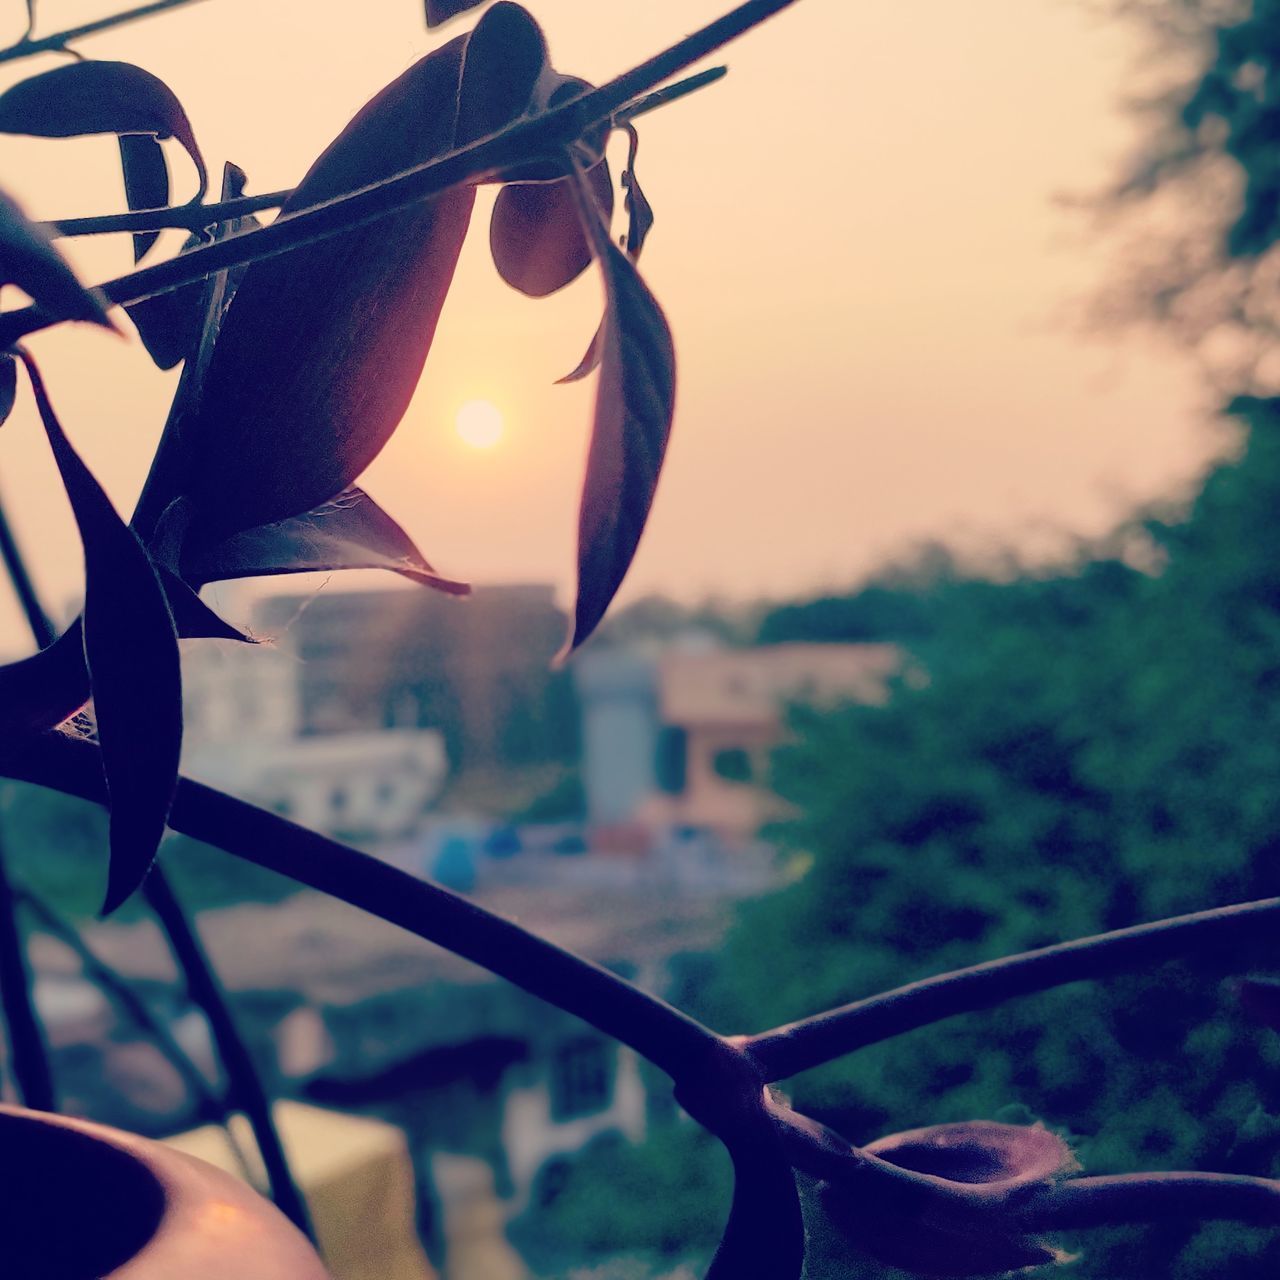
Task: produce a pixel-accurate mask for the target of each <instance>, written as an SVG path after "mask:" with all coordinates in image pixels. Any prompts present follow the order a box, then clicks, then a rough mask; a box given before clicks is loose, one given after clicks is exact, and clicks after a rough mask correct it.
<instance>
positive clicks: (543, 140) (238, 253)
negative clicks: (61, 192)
mask: <svg viewBox="0 0 1280 1280" xmlns="http://www.w3.org/2000/svg"><path fill="white" fill-rule="evenodd" d="M794 3H796V0H748V3H746V4H743V5H739V6H738V8H736V9H734V10H732V11H731V12H730V13H728V14H726V15H725V16H724V17H723V18H720V19H718V20H716V21H715V22H712V23H710V24H708V25H707V26H706V27H703V28H702V29H701V30H700V31H696V32H694V34H693V35H691V36H688V37H686V38H685V39H684V40H681V41H679V42H678V43H676V44H674V45H672V46H671V48H669V49H667V50H666V51H664V52H663V53H660V54H658V56H657V57H655V58H650V59H649V60H648V61H647V62H644V63H642V64H641V65H640V66H638V67H636V68H634V69H633V70H631V71H628V72H626V73H625V74H624V75H621V76H619V77H618V78H617V79H615V80H611V81H610V82H609V83H608V84H605V85H602V86H601V87H600V88H599V89H593V90H591V91H590V92H589V93H585V94H583V95H582V96H581V97H578V98H574V99H572V100H570V101H569V102H566V103H563V104H562V105H560V106H558V107H554V108H552V109H551V110H550V111H547V112H545V113H543V114H542V115H540V116H535V117H533V118H531V119H527V120H521V121H518V122H517V123H515V124H513V125H510V126H508V127H507V128H505V129H503V130H500V131H499V132H498V133H495V134H492V135H490V136H489V137H487V138H482V139H481V140H480V141H478V142H475V143H473V144H471V145H469V146H466V147H463V148H460V149H459V150H457V151H451V152H448V153H446V154H445V155H443V156H441V157H439V158H438V159H436V160H432V161H429V162H428V163H426V164H423V165H419V166H417V167H416V168H413V169H408V170H406V171H404V172H403V173H399V174H396V175H395V176H394V177H391V178H387V179H385V180H383V181H382V182H378V183H374V184H372V185H370V186H367V187H361V188H360V189H359V190H356V191H352V192H350V193H349V194H347V195H344V196H339V197H336V198H335V199H333V200H329V201H326V202H324V203H322V204H318V205H313V206H311V207H310V208H307V209H299V210H297V211H296V212H293V213H289V214H286V215H284V216H282V217H280V218H277V219H276V221H275V222H273V223H272V224H271V225H270V226H267V227H261V228H259V229H257V230H253V231H247V232H242V233H241V234H239V235H235V236H228V237H227V238H226V239H225V240H221V241H218V242H217V243H214V244H208V245H203V246H201V247H200V248H196V249H192V250H191V251H190V252H188V253H184V254H181V255H180V256H178V257H176V258H171V259H169V260H168V261H166V262H161V263H157V264H156V265H155V266H153V267H144V268H142V269H141V270H139V271H133V272H130V273H129V274H128V275H123V276H118V277H116V278H115V279H114V280H108V281H106V282H105V283H104V284H102V285H101V286H100V288H101V291H102V293H103V294H104V295H105V296H106V297H107V298H108V299H109V300H110V301H111V302H113V303H115V304H116V305H126V304H131V303H134V302H140V301H141V300H142V299H143V298H148V297H151V296H152V295H153V294H157V293H165V292H167V291H169V290H171V289H177V288H180V287H181V286H183V285H185V284H191V283H193V282H195V281H197V280H202V279H204V278H205V277H206V276H208V275H211V274H212V273H213V272H214V271H221V270H224V269H225V268H227V267H232V266H236V265H238V264H239V263H242V262H252V261H256V260H258V259H259V258H266V257H271V256H273V255H274V254H277V253H284V252H286V251H287V250H289V249H297V248H300V247H302V246H303V245H308V244H313V243H315V242H316V241H318V240H323V239H326V238H327V237H329V236H332V235H337V234H339V233H340V232H343V231H349V230H352V229H354V228H356V227H361V226H364V225H366V224H367V223H370V222H376V221H377V220H378V219H380V218H384V217H386V216H387V215H388V214H392V213H396V212H398V211H399V210H401V209H404V208H408V207H409V206H411V205H414V204H417V203H418V202H420V201H422V200H426V199H429V198H430V197H432V196H436V195H439V194H440V193H441V192H442V191H445V190H447V189H448V188H449V187H453V186H459V185H461V184H463V183H468V182H485V181H489V180H493V179H498V178H500V177H501V175H502V173H503V171H504V170H506V169H507V168H509V166H511V165H513V164H515V163H518V162H527V161H529V160H531V159H537V158H550V157H555V156H559V155H561V154H562V153H563V152H564V151H565V150H567V149H568V148H569V147H570V146H571V145H572V143H573V142H574V141H575V139H577V138H578V137H580V136H581V134H582V133H583V132H584V130H586V129H587V128H589V127H590V126H591V125H593V124H598V123H600V122H601V121H604V120H608V119H611V118H612V116H613V115H614V113H615V112H616V111H618V110H619V108H621V107H623V106H624V105H626V104H627V103H629V102H630V101H631V100H632V99H633V98H636V97H638V96H640V95H641V94H643V93H645V92H647V91H648V90H650V89H652V88H654V87H655V86H656V85H659V84H661V83H662V82H663V81H664V80H667V79H669V78H670V77H671V76H673V75H675V74H676V73H677V72H679V71H682V70H683V69H684V68H685V67H687V66H689V65H690V64H691V63H693V62H696V61H697V60H698V59H699V58H703V57H706V55H707V54H709V53H713V52H714V51H715V50H716V49H718V48H720V47H721V46H722V45H724V44H726V43H728V42H729V41H730V40H733V39H735V38H736V37H737V36H740V35H742V34H743V33H744V32H746V31H748V30H750V29H751V28H752V27H754V26H757V25H759V24H760V23H761V22H763V21H764V20H765V19H766V18H769V17H772V16H773V15H774V14H776V13H778V12H779V11H781V10H782V9H785V8H787V7H789V6H790V5H792V4H794ZM56 323H58V321H56V320H54V319H52V318H50V317H49V316H47V315H45V313H44V312H42V311H41V310H40V309H39V308H38V307H24V308H21V309H18V310H14V311H7V312H3V313H0V351H2V350H7V349H8V348H9V347H11V346H12V345H13V344H14V343H15V342H17V341H18V340H19V339H21V338H23V337H25V336H27V335H28V334H31V333H35V332H37V331H39V330H41V329H47V328H49V327H50V326H51V325H53V324H56Z"/></svg>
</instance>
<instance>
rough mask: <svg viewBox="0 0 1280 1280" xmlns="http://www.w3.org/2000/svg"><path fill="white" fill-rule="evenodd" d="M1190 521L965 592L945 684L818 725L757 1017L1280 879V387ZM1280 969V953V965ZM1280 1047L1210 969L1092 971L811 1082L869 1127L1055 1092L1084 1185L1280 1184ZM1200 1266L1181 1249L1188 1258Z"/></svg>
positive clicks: (1143, 1238)
mask: <svg viewBox="0 0 1280 1280" xmlns="http://www.w3.org/2000/svg"><path fill="white" fill-rule="evenodd" d="M1235 410H1236V413H1237V415H1238V420H1239V422H1240V449H1239V451H1238V453H1237V454H1236V455H1235V456H1234V457H1232V458H1231V459H1230V460H1228V461H1226V462H1224V463H1222V464H1221V465H1219V466H1218V467H1217V468H1216V469H1215V470H1214V471H1213V472H1212V474H1211V475H1210V476H1209V477H1208V480H1207V483H1206V484H1205V486H1204V489H1203V492H1202V493H1201V495H1200V497H1199V498H1198V499H1197V501H1196V502H1195V504H1194V507H1193V509H1192V510H1191V512H1190V513H1189V517H1188V518H1186V519H1184V520H1174V519H1172V518H1163V519H1151V520H1149V521H1147V522H1146V523H1145V524H1144V525H1142V526H1139V527H1136V528H1135V529H1133V530H1132V531H1131V533H1132V534H1133V537H1134V538H1137V537H1138V536H1142V537H1145V538H1147V539H1149V540H1150V544H1149V545H1150V552H1151V554H1150V556H1149V559H1150V560H1151V561H1152V563H1153V564H1155V565H1157V566H1159V568H1158V571H1155V572H1139V571H1137V570H1134V569H1131V568H1127V567H1126V566H1125V565H1124V564H1122V563H1120V562H1118V561H1114V560H1112V561H1089V560H1087V559H1082V563H1081V565H1080V566H1079V568H1078V570H1077V571H1075V572H1073V573H1070V574H1064V575H1062V576H1059V577H1056V578H1050V579H1041V580H1035V579H1020V580H1016V581H1014V582H1011V583H1009V584H1007V585H1003V586H998V585H994V584H981V583H973V584H970V586H969V587H968V588H965V587H964V586H963V584H954V583H953V584H950V585H947V586H944V588H943V592H944V594H945V595H946V597H947V598H948V600H949V608H948V609H947V611H946V613H945V615H941V621H940V623H939V625H938V627H937V629H936V631H935V632H934V634H932V635H931V636H930V637H929V638H928V639H927V640H926V641H924V642H923V643H922V644H920V645H919V646H918V648H917V650H916V656H917V657H918V659H919V661H920V663H921V665H922V667H923V669H924V670H926V671H927V672H928V680H927V683H925V684H923V686H922V685H920V684H919V682H915V683H908V682H903V683H902V684H901V685H900V686H899V687H898V688H896V689H895V691H894V694H893V697H892V698H891V700H890V701H889V702H888V704H887V705H885V706H882V707H850V708H848V709H845V710H843V711H840V712H838V713H835V714H826V715H820V714H816V713H807V714H805V713H802V714H801V715H799V716H798V718H797V720H796V728H797V730H798V738H797V740H796V742H795V743H794V744H793V745H791V746H790V747H788V748H786V749H785V750H783V751H782V752H781V753H780V755H779V757H778V759H777V761H776V778H775V781H776V785H777V788H778V790H779V791H780V792H781V794H782V795H783V796H784V797H785V798H786V799H787V800H789V801H790V802H791V804H792V805H794V806H795V809H796V812H797V814H798V815H799V816H798V817H797V818H796V819H795V820H794V821H792V822H790V823H789V824H788V825H787V826H786V827H785V828H783V830H782V832H781V835H782V837H783V839H784V841H785V843H786V846H787V847H788V848H789V850H790V851H791V853H792V856H793V857H794V858H795V859H796V862H795V866H796V869H797V878H796V879H795V881H794V882H793V883H792V885H791V886H790V887H789V888H788V889H787V890H785V891H784V892H783V893H782V894H780V895H778V896H775V897H773V898H770V899H767V900H764V901H761V902H759V903H757V904H755V905H753V906H751V907H750V908H748V909H747V910H746V911H745V912H744V914H743V916H742V919H741V922H740V924H739V926H738V928H737V931H736V933H735V935H734V936H733V939H732V940H731V944H730V948H729V952H728V955H727V957H726V961H725V964H724V965H723V966H722V969H721V975H722V977H721V981H720V983H719V987H718V992H719V994H718V997H717V1000H718V1007H717V1008H716V1009H715V1010H714V1012H715V1013H716V1014H717V1015H718V1017H719V1018H721V1019H722V1020H728V1022H729V1023H730V1024H736V1025H737V1026H739V1027H741V1029H743V1030H757V1029H760V1028H762V1027H764V1026H766V1025H769V1024H771V1023H775V1022H780V1021H785V1020H789V1019H791V1018H794V1017H797V1016H799V1015H801V1014H803V1013H807V1012H813V1011H817V1010H819V1009H821V1008H824V1007H827V1006H829V1005H832V1004H835V1003H838V1002H840V1001H842V1000H850V999H855V998H857V997H859V996H861V995H865V994H870V993H871V992H873V991H875V990H878V989H880V988H882V987H888V986H893V985H895V984H899V983H903V982H907V981H910V980H912V979H913V978H916V977H921V976H924V975H926V974H928V973H930V972H933V971H935V970H939V969H946V968H950V967H954V966H960V965H964V964H969V963H973V962H975V961H977V960H979V959H984V958H988V957H994V956H997V955H999V954H1002V953H1005V952H1011V951H1018V950H1023V949H1027V948H1031V947H1036V946H1040V945H1044V944H1046V943H1049V942H1052V941H1056V940H1060V939H1065V938H1068V937H1072V936H1076V935H1081V934H1088V933H1094V932H1098V931H1101V930H1103V929H1109V928H1115V927H1119V926H1123V925H1126V924H1130V923H1137V922H1139V921H1142V920H1146V919H1152V918H1155V917H1158V916H1161V915H1165V914H1169V913H1174V912H1182V911H1190V910H1194V909H1197V908H1200V907H1205V906H1210V905H1215V904H1218V903H1224V902H1229V901H1232V900H1237V899H1243V898H1247V897H1253V896H1261V895H1270V894H1276V893H1278V892H1280V787H1278V786H1277V779H1280V555H1278V554H1277V552H1278V551H1280V545H1278V544H1280V528H1278V527H1277V523H1276V520H1275V516H1274V512H1275V507H1276V498H1277V495H1278V494H1280V403H1278V402H1274V401H1253V400H1249V401H1241V402H1239V403H1237V405H1236V406H1235ZM1259 963H1260V964H1261V963H1262V959H1261V957H1260V958H1259ZM1277 1067H1280V1038H1277V1037H1276V1035H1275V1034H1274V1033H1273V1032H1271V1031H1269V1030H1266V1029H1263V1028H1261V1027H1258V1026H1255V1025H1253V1024H1251V1023H1250V1022H1249V1021H1248V1020H1247V1019H1246V1018H1245V1017H1244V1016H1243V1015H1242V1013H1241V1012H1240V1010H1239V1009H1238V1007H1237V1005H1236V1003H1235V1001H1234V999H1233V997H1232V993H1231V988H1230V985H1229V984H1224V983H1223V981H1222V977H1221V974H1220V973H1219V972H1218V971H1217V970H1215V968H1214V967H1213V966H1212V965H1211V964H1208V963H1206V964H1202V965H1195V966H1187V965H1184V966H1168V967H1166V968H1164V969H1162V970H1160V971H1159V972H1157V973H1153V974H1147V975H1143V976H1141V977H1135V978H1132V979H1127V980H1124V981H1121V982H1115V983H1111V984H1107V985H1105V986H1102V985H1090V986H1075V987H1068V988H1064V989H1062V990H1060V991H1057V992H1053V993H1050V994H1047V995H1045V996H1042V997H1038V998H1035V999H1031V1000H1026V1001H1023V1002H1020V1003H1015V1004H1012V1005H1010V1006H1007V1007H1005V1008H1003V1009H1001V1010H1000V1011H999V1012H998V1013H993V1014H981V1015H971V1016H966V1017H964V1018H959V1019H955V1020H953V1021H951V1022H949V1023H944V1024H942V1025H941V1026H940V1027H938V1028H935V1029H931V1030H927V1031H923V1032H919V1033H914V1034H912V1035H909V1036H904V1037H902V1038H901V1039H899V1040H897V1041H893V1042H890V1043H888V1044H885V1045H883V1046H880V1047H878V1048H875V1049H872V1050H868V1051H864V1052H863V1053H862V1054H859V1055H858V1056H857V1057H856V1058H854V1059H852V1060H850V1061H847V1062H845V1063H842V1064H839V1065H837V1066H833V1067H830V1068H827V1069H825V1070H823V1071H821V1072H815V1073H812V1075H810V1076H809V1077H806V1078H801V1079H799V1080H797V1081H795V1082H794V1088H795V1096H796V1101H797V1105H799V1106H800V1107H801V1109H803V1110H806V1111H811V1112H812V1113H814V1114H819V1115H822V1116H824V1117H825V1118H826V1119H827V1120H828V1121H829V1122H831V1123H833V1124H834V1125H836V1127H838V1128H840V1129H841V1130H842V1131H843V1132H845V1133H846V1134H847V1135H848V1136H849V1137H850V1139H851V1140H854V1141H867V1140H869V1139H871V1138H873V1137H876V1136H878V1135H879V1134H880V1133H882V1132H885V1131H892V1130H895V1129H901V1128H903V1127H904V1126H906V1125H909V1124H928V1123H934V1122H940V1121H946V1120H959V1119H970V1118H979V1117H997V1116H998V1115H999V1114H1000V1113H1001V1111H1002V1109H1003V1108H1006V1107H1009V1106H1019V1107H1027V1108H1030V1109H1031V1111H1032V1112H1033V1113H1034V1114H1036V1115H1038V1116H1041V1117H1043V1118H1044V1119H1045V1120H1046V1121H1047V1122H1048V1123H1050V1124H1052V1125H1061V1126H1065V1127H1067V1128H1068V1129H1069V1130H1070V1131H1071V1132H1072V1134H1073V1135H1074V1136H1075V1138H1076V1140H1077V1141H1078V1143H1079V1147H1080V1153H1081V1157H1082V1159H1083V1161H1084V1163H1085V1166H1086V1169H1087V1171H1090V1172H1119V1171H1123V1170H1124V1169H1127V1168H1135V1167H1141V1166H1145V1167H1155V1168H1180V1167H1181V1168H1202V1169H1218V1170H1230V1171H1235V1172H1250V1173H1258V1174H1270V1175H1272V1176H1274V1175H1275V1174H1276V1173H1277V1172H1280V1140H1277V1135H1278V1134H1280V1120H1278V1119H1277V1117H1278V1116H1280V1077H1278V1076H1277V1070H1276V1069H1277ZM1193 1234H1194V1233H1193V1231H1192V1229H1191V1228H1188V1229H1186V1230H1185V1231H1184V1230H1182V1229H1180V1228H1175V1229H1174V1230H1172V1231H1171V1230H1169V1229H1168V1228H1164V1229H1161V1230H1158V1231H1151V1232H1144V1233H1138V1232H1134V1233H1129V1234H1121V1233H1117V1234H1115V1235H1114V1236H1111V1237H1108V1242H1100V1241H1097V1240H1093V1241H1091V1242H1090V1246H1091V1247H1090V1249H1089V1252H1088V1254H1087V1256H1086V1259H1085V1262H1084V1263H1083V1270H1082V1271H1081V1272H1079V1274H1082V1275H1088V1276H1098V1277H1102V1276H1108V1277H1109V1276H1115V1275H1122V1274H1123V1275H1169V1274H1178V1275H1181V1276H1187V1277H1191V1276H1197V1277H1198V1276H1205V1277H1207V1276H1209V1275H1221V1274H1223V1273H1224V1269H1227V1268H1229V1270H1230V1274H1231V1275H1233V1276H1241V1277H1255V1276H1256V1277H1258V1278H1259V1280H1261V1277H1263V1276H1264V1275H1266V1276H1270V1275H1274V1274H1275V1268H1276V1266H1277V1263H1278V1262H1280V1252H1277V1247H1276V1245H1275V1244H1274V1243H1273V1244H1271V1245H1269V1246H1268V1245H1267V1244H1266V1243H1265V1239H1264V1237H1262V1236H1257V1237H1255V1236H1253V1235H1252V1234H1251V1233H1249V1232H1246V1231H1242V1230H1238V1229H1232V1230H1231V1231H1225V1230H1223V1229H1220V1228H1207V1229H1205V1230H1204V1231H1203V1232H1201V1233H1199V1235H1198V1236H1197V1238H1196V1239H1195V1242H1194V1244H1193V1247H1192V1248H1191V1250H1190V1251H1189V1252H1188V1253H1186V1254H1185V1255H1182V1256H1181V1257H1180V1258H1179V1255H1180V1252H1181V1250H1182V1249H1183V1248H1184V1246H1186V1245H1187V1243H1188V1241H1189V1240H1190V1239H1191V1237H1192V1235H1193ZM1175 1259H1179V1260H1178V1261H1176V1263H1175Z"/></svg>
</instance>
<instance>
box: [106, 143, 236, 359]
mask: <svg viewBox="0 0 1280 1280" xmlns="http://www.w3.org/2000/svg"><path fill="white" fill-rule="evenodd" d="M130 140H131V139H128V138H121V140H120V141H121V143H122V144H123V143H124V142H127V141H130ZM133 140H134V141H136V140H137V139H133ZM145 141H150V139H145ZM244 184H245V176H244V171H243V170H242V169H240V168H239V167H238V166H236V165H234V164H227V165H225V166H224V168H223V174H222V194H221V196H220V199H222V200H236V199H239V197H240V196H242V195H244ZM258 225H260V224H259V222H258V219H257V218H255V217H254V216H253V215H252V214H247V215H246V216H245V217H243V218H232V219H230V220H229V221H227V222H225V223H221V224H219V226H218V227H217V228H216V229H215V231H214V233H213V236H212V238H213V239H215V240H217V239H221V238H222V237H223V236H227V235H232V234H233V233H235V232H237V231H243V230H247V229H249V228H252V227H256V226H258ZM135 239H136V237H135ZM208 239H209V236H208V233H206V235H205V236H203V237H202V236H199V235H194V234H193V235H190V236H188V237H187V240H186V243H185V244H184V245H183V246H182V252H183V253H186V252H187V251H188V250H190V249H194V248H197V247H198V246H199V245H202V244H205V243H207V241H208ZM135 252H136V251H135ZM246 269H247V268H246V267H245V266H238V267H232V268H231V270H230V271H221V272H219V273H218V274H217V275H216V276H214V277H213V278H212V279H210V280H204V281H201V282H199V283H197V284H189V285H184V286H183V287H182V288H181V289H171V290H169V291H168V292H167V293H158V294H156V295H155V296H154V297H151V298H143V300H142V301H141V302H135V303H133V304H132V305H131V306H128V307H126V308H125V311H126V312H127V313H128V316H129V319H130V320H132V321H133V323H134V325H135V326H136V327H137V330H138V336H139V337H140V338H141V339H142V344H143V346H145V347H146V349H147V353H148V354H149V355H150V356H151V358H152V360H154V361H155V362H156V364H157V365H159V366H160V368H161V369H172V368H173V366H174V365H176V364H177V363H178V362H179V361H180V360H185V359H187V357H188V356H190V355H191V354H192V352H193V351H194V350H195V348H196V346H197V344H198V343H200V342H201V338H202V336H203V338H204V339H205V342H206V344H207V345H208V346H209V348H210V349H212V344H213V339H214V338H215V337H216V335H217V330H218V327H219V325H220V324H221V321H222V313H223V311H224V310H225V308H226V305H227V303H228V302H229V300H230V297H231V296H232V295H233V294H234V292H235V289H236V286H237V285H238V284H239V282H240V280H241V279H243V277H244V273H245V271H246Z"/></svg>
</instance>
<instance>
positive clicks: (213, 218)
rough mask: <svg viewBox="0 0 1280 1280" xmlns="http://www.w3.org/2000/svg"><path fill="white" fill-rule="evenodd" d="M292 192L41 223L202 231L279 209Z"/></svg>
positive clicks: (71, 228) (71, 229)
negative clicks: (247, 216) (233, 219)
mask: <svg viewBox="0 0 1280 1280" xmlns="http://www.w3.org/2000/svg"><path fill="white" fill-rule="evenodd" d="M291 195H293V190H292V189H289V190H286V191H267V192H265V193H264V194H262V195H260V196H241V197H240V198H239V199H237V200H220V201H217V202H214V203H210V204H177V205H172V206H165V207H164V208H162V209H137V210H135V211H134V212H132V213H104V214H100V215H97V216H94V217H88V218H63V219H62V220H61V221H60V222H42V223H40V224H39V225H40V226H42V227H43V228H44V229H45V230H46V231H48V232H49V233H50V234H51V235H55V236H97V235H105V234H107V233H109V232H112V231H164V230H165V229H167V228H169V227H176V228H178V229H179V230H184V231H203V230H204V229H205V228H206V227H211V226H213V225H214V223H217V222H229V221H230V220H231V219H232V218H243V217H244V216H245V215H246V214H250V213H260V212H261V211H262V210H263V209H278V208H279V207H280V206H281V205H282V204H284V202H285V201H286V200H287V199H288V198H289V197H290V196H291Z"/></svg>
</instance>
